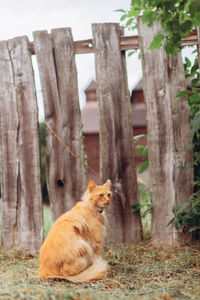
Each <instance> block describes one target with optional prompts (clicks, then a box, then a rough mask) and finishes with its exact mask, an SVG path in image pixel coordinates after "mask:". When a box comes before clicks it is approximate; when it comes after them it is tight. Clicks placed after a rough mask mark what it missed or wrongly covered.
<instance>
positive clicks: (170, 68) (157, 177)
mask: <svg viewBox="0 0 200 300" xmlns="http://www.w3.org/2000/svg"><path fill="white" fill-rule="evenodd" d="M138 30H139V43H140V49H141V57H142V67H143V87H144V94H145V102H146V107H147V131H148V145H149V171H150V190H151V199H152V204H153V210H152V241H153V243H154V244H156V245H161V244H165V245H172V244H176V243H179V242H183V236H182V235H181V234H179V233H178V232H177V231H176V230H175V228H174V227H173V225H170V226H167V224H168V222H169V221H170V219H171V218H172V217H173V212H172V209H173V206H174V205H175V204H176V203H183V202H185V201H186V200H187V199H188V198H189V196H190V194H191V191H192V190H191V182H192V179H193V170H192V168H190V169H184V170H180V169H178V167H179V166H187V165H188V164H189V163H190V162H191V161H192V151H191V150H187V151H184V147H185V146H186V145H187V144H189V143H190V142H191V140H190V136H189V131H190V110H189V105H188V102H187V99H186V98H184V99H178V98H176V95H177V93H178V92H179V91H180V90H184V89H185V76H184V70H183V63H182V60H181V54H180V53H179V54H178V56H177V57H176V58H173V57H171V56H168V55H166V53H165V51H164V49H163V48H161V49H159V50H154V51H152V50H148V47H149V45H150V43H151V41H152V40H153V37H154V36H155V35H156V34H159V33H162V28H161V26H160V25H159V24H154V25H153V27H151V28H149V27H148V26H146V25H143V24H142V20H141V19H140V18H139V19H138Z"/></svg>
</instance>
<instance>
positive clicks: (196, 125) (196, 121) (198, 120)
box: [191, 111, 200, 137]
mask: <svg viewBox="0 0 200 300" xmlns="http://www.w3.org/2000/svg"><path fill="white" fill-rule="evenodd" d="M191 126H192V129H191V135H192V137H193V136H194V134H195V133H196V132H198V131H199V129H200V111H199V112H197V113H196V115H195V117H194V118H193V120H192V122H191Z"/></svg>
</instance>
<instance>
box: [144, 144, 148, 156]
mask: <svg viewBox="0 0 200 300" xmlns="http://www.w3.org/2000/svg"><path fill="white" fill-rule="evenodd" d="M148 152H149V147H148V146H146V147H145V148H144V151H143V157H146V156H147V155H148Z"/></svg>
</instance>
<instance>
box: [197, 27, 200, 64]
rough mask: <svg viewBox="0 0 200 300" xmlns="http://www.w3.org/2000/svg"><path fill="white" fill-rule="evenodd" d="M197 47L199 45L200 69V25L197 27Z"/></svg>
mask: <svg viewBox="0 0 200 300" xmlns="http://www.w3.org/2000/svg"><path fill="white" fill-rule="evenodd" d="M197 41H198V44H197V47H198V56H199V69H200V27H199V26H198V27H197Z"/></svg>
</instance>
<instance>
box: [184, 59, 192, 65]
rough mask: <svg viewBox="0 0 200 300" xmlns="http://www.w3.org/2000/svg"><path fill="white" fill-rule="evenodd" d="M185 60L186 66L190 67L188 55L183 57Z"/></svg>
mask: <svg viewBox="0 0 200 300" xmlns="http://www.w3.org/2000/svg"><path fill="white" fill-rule="evenodd" d="M185 62H186V65H187V67H191V65H192V63H191V61H190V60H189V58H188V57H185Z"/></svg>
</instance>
